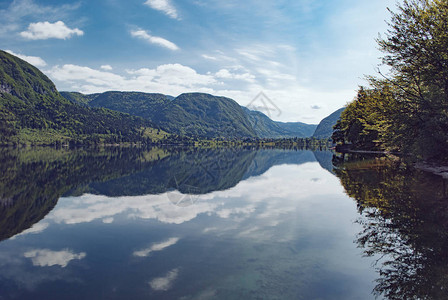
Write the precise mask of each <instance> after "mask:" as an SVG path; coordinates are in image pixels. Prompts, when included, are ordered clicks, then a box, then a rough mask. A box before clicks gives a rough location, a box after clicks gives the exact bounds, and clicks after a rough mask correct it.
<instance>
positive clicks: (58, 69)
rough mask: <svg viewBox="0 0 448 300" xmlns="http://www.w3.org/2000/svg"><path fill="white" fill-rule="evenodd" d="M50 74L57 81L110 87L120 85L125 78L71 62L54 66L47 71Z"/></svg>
mask: <svg viewBox="0 0 448 300" xmlns="http://www.w3.org/2000/svg"><path fill="white" fill-rule="evenodd" d="M48 73H49V74H50V76H52V77H53V78H54V79H56V80H59V81H68V82H76V81H84V82H87V83H89V84H93V85H95V86H100V87H103V88H108V89H112V88H113V87H114V86H115V87H119V86H122V85H123V84H124V82H125V79H124V78H123V77H121V76H119V75H116V74H114V73H110V72H104V71H99V70H95V69H91V68H89V67H82V66H77V65H72V64H66V65H63V66H54V67H53V68H52V69H51V70H49V71H48Z"/></svg>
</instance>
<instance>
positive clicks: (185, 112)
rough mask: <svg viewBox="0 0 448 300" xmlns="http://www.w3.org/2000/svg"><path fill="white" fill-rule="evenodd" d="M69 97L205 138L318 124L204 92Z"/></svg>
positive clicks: (276, 134) (285, 132) (296, 130)
mask: <svg viewBox="0 0 448 300" xmlns="http://www.w3.org/2000/svg"><path fill="white" fill-rule="evenodd" d="M62 95H63V96H64V97H66V98H67V99H68V100H70V101H73V102H77V103H83V104H88V105H90V106H92V107H104V108H109V109H112V110H116V111H120V112H126V113H129V114H131V115H135V116H140V117H143V118H146V119H148V120H151V121H152V122H154V123H155V124H156V125H157V126H160V127H161V128H164V129H165V130H167V131H169V132H173V133H177V134H181V135H191V136H199V137H205V138H218V137H222V138H242V137H259V138H289V137H310V136H312V134H313V133H314V131H315V129H316V127H317V125H309V124H305V123H300V122H290V123H283V122H276V121H273V120H271V119H270V118H269V117H268V116H266V115H265V114H263V113H261V112H258V111H251V110H249V109H247V108H246V107H242V106H240V105H239V104H238V103H236V102H235V101H234V100H232V99H230V98H226V97H217V96H213V95H209V94H203V93H187V94H182V95H180V96H178V97H176V98H173V97H170V96H166V95H162V94H154V93H139V92H105V93H102V94H92V95H82V94H79V93H70V92H63V93H62Z"/></svg>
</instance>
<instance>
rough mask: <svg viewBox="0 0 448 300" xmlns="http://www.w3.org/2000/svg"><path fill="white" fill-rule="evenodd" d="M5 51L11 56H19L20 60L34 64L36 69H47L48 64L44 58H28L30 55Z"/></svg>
mask: <svg viewBox="0 0 448 300" xmlns="http://www.w3.org/2000/svg"><path fill="white" fill-rule="evenodd" d="M5 51H6V52H8V53H9V54H12V55H14V56H17V57H18V58H20V59H23V60H24V61H26V62H28V63H30V64H32V65H33V66H35V67H45V66H46V65H47V63H46V62H45V61H44V60H43V59H42V58H40V57H38V56H28V55H23V54H18V53H14V52H12V51H11V50H5Z"/></svg>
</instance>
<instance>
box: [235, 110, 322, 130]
mask: <svg viewBox="0 0 448 300" xmlns="http://www.w3.org/2000/svg"><path fill="white" fill-rule="evenodd" d="M244 111H245V112H246V114H247V116H248V118H249V121H250V122H251V124H252V127H253V128H254V130H255V133H256V134H257V137H260V138H290V137H301V138H303V137H310V136H312V135H313V133H314V131H315V130H316V127H317V125H310V124H305V123H301V122H288V123H284V122H277V121H273V120H271V119H270V118H269V117H268V116H266V115H265V114H264V113H262V112H259V111H255V110H250V109H248V108H246V107H244Z"/></svg>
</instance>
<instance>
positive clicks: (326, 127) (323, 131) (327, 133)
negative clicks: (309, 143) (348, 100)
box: [313, 107, 345, 139]
mask: <svg viewBox="0 0 448 300" xmlns="http://www.w3.org/2000/svg"><path fill="white" fill-rule="evenodd" d="M344 110H345V107H343V108H340V109H338V110H337V111H335V112H333V113H332V114H330V115H329V116H328V117H325V118H323V119H322V121H320V123H319V125H317V128H316V131H315V132H314V134H313V137H314V138H316V139H329V138H331V135H332V134H333V126H334V125H336V122H337V121H338V120H339V118H340V117H341V114H342V112H343V111H344Z"/></svg>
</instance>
